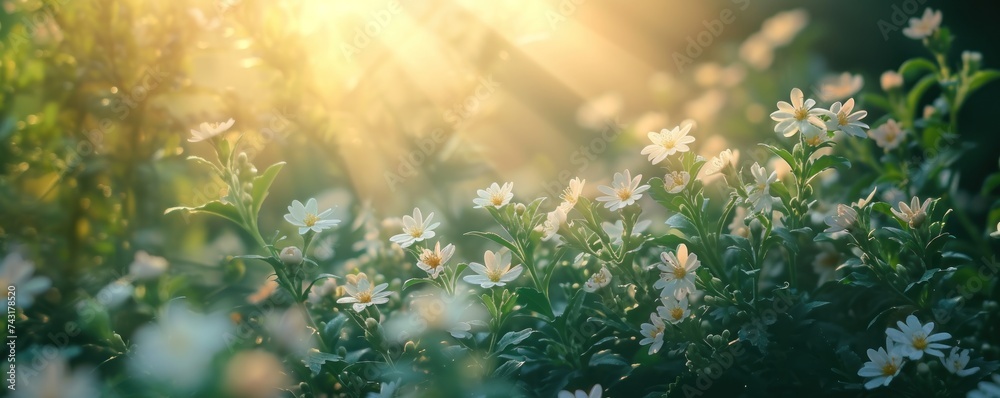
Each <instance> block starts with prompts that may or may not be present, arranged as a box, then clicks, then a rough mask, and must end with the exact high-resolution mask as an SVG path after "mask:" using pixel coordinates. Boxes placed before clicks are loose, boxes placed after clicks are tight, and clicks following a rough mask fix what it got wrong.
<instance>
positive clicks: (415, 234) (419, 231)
mask: <svg viewBox="0 0 1000 398" xmlns="http://www.w3.org/2000/svg"><path fill="white" fill-rule="evenodd" d="M423 234H424V229H423V228H420V227H415V228H413V229H411V230H410V236H412V237H414V238H419V237H421V236H423Z"/></svg>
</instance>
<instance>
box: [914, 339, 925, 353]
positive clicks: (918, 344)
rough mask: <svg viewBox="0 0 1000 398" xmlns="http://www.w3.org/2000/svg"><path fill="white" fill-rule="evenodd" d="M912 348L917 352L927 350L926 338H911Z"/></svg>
mask: <svg viewBox="0 0 1000 398" xmlns="http://www.w3.org/2000/svg"><path fill="white" fill-rule="evenodd" d="M913 348H916V349H918V350H923V349H925V348H927V337H924V336H916V337H914V338H913Z"/></svg>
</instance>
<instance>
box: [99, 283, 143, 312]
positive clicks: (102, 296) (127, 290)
mask: <svg viewBox="0 0 1000 398" xmlns="http://www.w3.org/2000/svg"><path fill="white" fill-rule="evenodd" d="M134 292H135V286H132V282H130V281H129V280H127V279H125V278H121V279H117V280H115V281H113V282H111V283H109V284H107V286H104V287H103V288H101V290H100V291H99V292H97V297H96V298H97V301H98V302H99V303H101V304H103V305H104V306H105V307H108V308H116V307H118V306H120V305H122V304H124V303H125V301H126V300H128V299H129V298H131V297H132V293H134Z"/></svg>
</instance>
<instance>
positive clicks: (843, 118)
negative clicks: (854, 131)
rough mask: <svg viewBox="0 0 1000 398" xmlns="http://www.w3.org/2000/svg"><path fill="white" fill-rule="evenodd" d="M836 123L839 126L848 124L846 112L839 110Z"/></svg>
mask: <svg viewBox="0 0 1000 398" xmlns="http://www.w3.org/2000/svg"><path fill="white" fill-rule="evenodd" d="M837 124H839V125H841V126H846V125H848V124H849V123H848V122H847V114H846V113H843V112H840V113H838V114H837Z"/></svg>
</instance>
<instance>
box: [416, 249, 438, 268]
mask: <svg viewBox="0 0 1000 398" xmlns="http://www.w3.org/2000/svg"><path fill="white" fill-rule="evenodd" d="M420 257H421V258H420V261H422V262H423V263H424V264H427V266H428V267H431V268H437V267H438V266H439V265H441V256H439V255H437V253H434V252H432V251H430V250H428V251H425V252H424V255H423V256H420Z"/></svg>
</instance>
